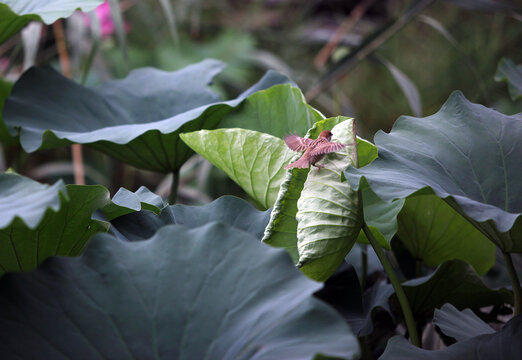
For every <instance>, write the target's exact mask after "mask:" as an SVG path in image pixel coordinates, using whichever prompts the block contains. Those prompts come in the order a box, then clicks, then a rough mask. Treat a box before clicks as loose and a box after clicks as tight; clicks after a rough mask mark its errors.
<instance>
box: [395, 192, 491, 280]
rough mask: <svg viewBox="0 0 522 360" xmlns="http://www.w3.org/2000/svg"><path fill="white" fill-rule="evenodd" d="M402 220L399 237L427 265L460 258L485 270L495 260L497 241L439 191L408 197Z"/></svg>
mask: <svg viewBox="0 0 522 360" xmlns="http://www.w3.org/2000/svg"><path fill="white" fill-rule="evenodd" d="M398 222H399V229H398V232H397V235H398V237H399V239H400V240H401V241H402V243H403V244H404V245H405V246H406V248H407V249H408V250H409V252H410V253H411V255H412V256H413V258H415V259H418V260H422V262H424V263H425V264H426V265H429V266H433V267H436V266H438V265H440V264H442V263H443V262H445V261H448V260H453V259H460V260H464V261H466V262H467V263H469V264H471V265H472V266H473V267H474V268H475V270H476V271H477V272H478V273H479V274H485V273H486V272H487V271H488V270H489V269H491V267H492V266H493V265H494V264H495V245H494V244H493V243H492V242H491V241H489V240H488V238H487V237H486V236H485V235H483V234H482V233H481V232H480V231H479V230H478V229H476V228H475V227H474V226H473V225H472V224H471V223H470V222H468V221H467V220H466V219H465V218H463V217H462V216H461V215H459V214H458V213H457V212H456V211H455V210H453V209H452V208H451V206H449V205H448V204H447V203H446V202H444V201H443V200H442V199H440V198H439V197H437V196H436V195H419V196H414V197H409V198H407V199H406V203H405V204H404V207H403V208H402V210H401V212H400V214H399V216H398Z"/></svg>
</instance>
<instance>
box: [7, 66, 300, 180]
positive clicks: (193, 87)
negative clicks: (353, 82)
mask: <svg viewBox="0 0 522 360" xmlns="http://www.w3.org/2000/svg"><path fill="white" fill-rule="evenodd" d="M223 67H224V64H223V63H221V62H219V61H217V60H204V61H202V62H200V63H197V64H194V65H191V66H188V67H186V68H183V69H181V70H178V71H174V72H165V71H160V70H157V69H152V68H143V69H138V70H134V71H132V72H131V73H130V74H129V76H128V77H126V78H125V79H121V80H112V81H108V82H105V83H103V84H101V85H100V86H98V87H95V88H87V87H83V86H81V85H78V84H76V83H74V82H73V81H71V80H69V79H67V78H65V77H63V76H61V75H60V74H58V73H56V72H55V71H54V70H51V69H49V68H43V69H41V68H32V69H30V70H28V71H27V72H25V73H24V74H23V75H22V77H21V78H20V79H19V80H18V82H17V83H16V84H15V85H14V87H13V90H12V92H11V96H10V97H9V98H8V99H7V101H6V103H5V108H4V121H5V122H6V124H7V126H8V128H9V129H10V131H11V132H12V133H13V134H14V133H16V132H18V131H19V132H20V142H21V144H22V147H23V148H24V149H25V150H26V151H27V152H32V151H35V150H37V149H40V148H48V147H56V146H63V145H65V144H69V143H80V144H88V145H89V146H91V147H94V148H96V149H98V150H100V151H102V152H105V153H107V154H108V155H110V156H113V157H115V158H117V159H119V160H121V161H124V162H126V163H128V164H131V165H133V166H136V167H138V168H141V169H147V170H153V171H158V172H163V173H167V172H172V171H177V170H178V169H179V167H180V166H181V165H182V164H183V163H184V162H185V160H186V159H188V157H190V156H191V155H192V154H193V152H192V150H191V149H190V148H189V147H188V146H186V145H185V144H184V143H183V142H182V141H180V139H179V133H180V132H190V131H195V130H200V129H209V128H215V127H216V126H217V125H218V124H219V122H220V121H221V119H222V118H223V116H224V115H225V114H227V113H228V112H230V111H232V110H233V109H234V108H235V107H237V106H238V105H239V104H240V103H241V102H242V101H243V100H244V99H245V98H246V97H247V96H249V95H252V94H253V93H254V92H256V91H258V90H262V89H264V88H266V87H269V86H272V85H274V84H275V83H281V82H285V81H286V82H288V81H289V80H288V79H287V78H285V77H283V76H281V75H279V74H277V73H274V72H268V73H267V75H265V77H263V78H262V79H261V80H260V81H259V82H258V83H257V84H255V85H254V86H252V87H251V88H250V89H249V90H247V91H246V92H245V93H243V94H241V95H240V96H239V97H238V98H236V99H234V100H230V101H225V102H223V101H220V98H219V96H218V95H217V94H216V93H214V92H213V91H211V90H210V89H209V88H208V84H209V83H210V82H211V80H212V78H213V77H214V76H215V75H216V74H217V73H219V72H220V71H221V70H222V69H223ZM49 84H53V86H52V87H49ZM288 86H290V85H288ZM35 114H37V115H35Z"/></svg>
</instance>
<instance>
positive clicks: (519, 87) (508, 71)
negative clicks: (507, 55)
mask: <svg viewBox="0 0 522 360" xmlns="http://www.w3.org/2000/svg"><path fill="white" fill-rule="evenodd" d="M495 80H496V81H503V82H506V83H507V84H508V89H509V95H510V96H511V98H512V99H513V100H517V99H520V98H522V64H519V65H515V63H514V62H513V61H512V60H511V59H502V60H500V62H499V63H498V69H497V73H496V74H495Z"/></svg>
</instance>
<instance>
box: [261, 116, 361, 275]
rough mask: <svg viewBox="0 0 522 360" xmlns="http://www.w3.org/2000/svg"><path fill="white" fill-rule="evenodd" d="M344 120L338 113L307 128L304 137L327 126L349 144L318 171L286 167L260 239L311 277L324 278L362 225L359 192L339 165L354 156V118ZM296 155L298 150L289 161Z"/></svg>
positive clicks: (342, 164)
mask: <svg viewBox="0 0 522 360" xmlns="http://www.w3.org/2000/svg"><path fill="white" fill-rule="evenodd" d="M346 120H347V118H345V117H341V116H339V117H336V118H330V119H325V120H321V121H318V122H316V123H315V124H314V127H313V128H311V129H310V130H309V132H308V134H307V136H308V137H311V138H316V137H317V136H318V135H319V133H320V132H321V131H323V130H331V131H332V132H333V133H334V137H333V139H334V141H338V142H342V143H345V144H348V146H347V148H346V150H347V151H344V152H343V151H341V152H340V153H339V155H336V154H330V155H327V156H326V160H325V161H324V163H325V164H326V168H325V170H323V171H322V172H318V171H317V170H315V172H314V171H311V170H310V169H292V170H289V171H287V173H286V175H285V178H284V179H283V181H282V183H281V186H280V189H279V193H278V198H277V200H276V203H275V205H274V209H273V210H272V214H271V220H270V223H269V224H268V226H267V228H266V230H265V235H264V237H263V241H264V242H266V243H268V244H270V245H272V246H276V247H284V248H286V249H287V250H288V251H289V253H290V255H291V256H292V258H293V259H294V261H295V262H296V263H297V264H298V266H299V267H300V268H301V271H303V273H305V274H306V275H308V276H309V277H311V278H313V279H315V280H325V279H326V278H328V277H329V276H330V275H331V274H333V272H334V271H335V269H337V267H338V266H339V265H340V264H341V262H342V260H343V259H344V257H345V256H346V254H347V253H348V251H349V250H350V248H351V247H352V246H353V243H354V242H355V240H356V238H357V234H358V233H359V229H360V219H359V216H358V212H357V211H358V205H357V194H355V193H354V192H353V191H351V189H350V187H349V185H348V183H346V182H342V181H341V174H342V169H344V168H346V166H348V163H349V162H351V161H354V160H353V158H354V157H355V156H356V155H355V149H354V148H355V134H354V130H353V120H348V121H346ZM338 124H339V125H338ZM336 125H338V127H337V128H335V126H336ZM299 156H301V154H297V155H295V156H294V158H292V159H291V160H290V161H293V160H295V159H297V158H298V157H299ZM316 192H320V194H316ZM329 193H331V196H332V199H335V200H334V201H326V200H325V199H329V196H328V195H325V194H329ZM303 195H306V196H303ZM314 202H320V203H314ZM318 209H319V210H318ZM325 209H327V211H325ZM352 211H353V213H352ZM316 220H318V221H316ZM358 226H359V227H358ZM350 229H353V231H350ZM325 230H327V231H326V232H325ZM353 232H355V235H354V234H353ZM324 234H327V235H326V236H324Z"/></svg>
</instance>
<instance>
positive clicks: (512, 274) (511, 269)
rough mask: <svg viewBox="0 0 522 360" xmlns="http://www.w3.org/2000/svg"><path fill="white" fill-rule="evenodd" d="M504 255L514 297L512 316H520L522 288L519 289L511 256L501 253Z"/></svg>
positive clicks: (518, 281)
mask: <svg viewBox="0 0 522 360" xmlns="http://www.w3.org/2000/svg"><path fill="white" fill-rule="evenodd" d="M502 254H503V255H504V260H505V261H506V268H507V271H508V273H509V279H510V280H511V286H512V287H513V295H514V297H515V299H514V303H515V313H514V316H517V315H518V314H520V312H521V310H522V288H521V287H520V280H519V278H518V274H517V270H516V269H515V266H514V265H513V259H511V254H509V253H506V252H502Z"/></svg>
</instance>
